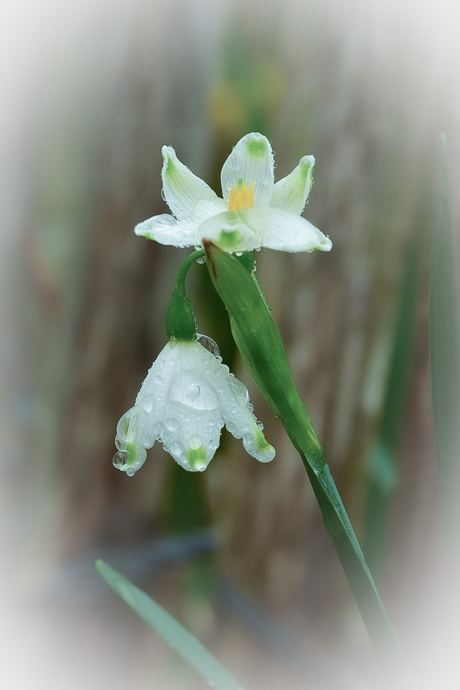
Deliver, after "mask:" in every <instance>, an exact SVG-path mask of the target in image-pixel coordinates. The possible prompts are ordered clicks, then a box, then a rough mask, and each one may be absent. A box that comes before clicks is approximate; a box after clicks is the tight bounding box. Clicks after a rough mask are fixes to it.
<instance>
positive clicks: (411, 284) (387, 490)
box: [363, 228, 423, 576]
mask: <svg viewBox="0 0 460 690" xmlns="http://www.w3.org/2000/svg"><path fill="white" fill-rule="evenodd" d="M417 230H418V228H417ZM422 239H423V233H422V232H418V231H417V233H416V236H415V239H414V241H413V243H412V245H411V247H410V248H409V251H408V254H407V259H406V261H405V266H404V272H403V277H402V280H401V287H400V291H399V300H398V306H397V312H396V321H395V329H394V340H393V348H392V353H391V357H390V366H389V372H388V381H387V387H386V392H385V397H384V402H383V410H382V416H381V419H380V423H379V428H378V430H377V438H376V441H375V445H374V447H373V449H372V452H371V457H370V462H369V482H368V495H367V505H366V511H365V521H364V525H365V532H364V537H363V544H364V553H365V554H366V558H367V560H368V563H369V565H370V567H371V568H372V571H373V573H374V576H375V575H378V574H379V573H380V571H381V567H382V563H383V558H384V554H385V548H386V542H387V528H388V523H389V517H390V508H391V499H392V496H393V492H394V488H395V486H396V482H397V477H398V469H399V467H398V465H399V463H398V451H399V439H400V436H401V431H402V429H403V423H404V417H403V411H404V404H405V401H406V394H407V387H408V383H409V375H410V369H411V365H412V356H413V350H414V336H415V332H414V330H415V312H416V308H417V297H418V287H419V278H420V258H421V249H422Z"/></svg>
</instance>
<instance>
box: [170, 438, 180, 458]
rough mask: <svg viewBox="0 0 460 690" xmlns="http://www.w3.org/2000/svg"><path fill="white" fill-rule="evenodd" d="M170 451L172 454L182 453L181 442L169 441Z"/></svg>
mask: <svg viewBox="0 0 460 690" xmlns="http://www.w3.org/2000/svg"><path fill="white" fill-rule="evenodd" d="M171 453H173V454H174V455H180V454H181V453H182V443H179V441H173V442H172V443H171Z"/></svg>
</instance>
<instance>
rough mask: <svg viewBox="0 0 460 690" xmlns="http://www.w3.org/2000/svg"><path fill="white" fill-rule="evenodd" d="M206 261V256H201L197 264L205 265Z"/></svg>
mask: <svg viewBox="0 0 460 690" xmlns="http://www.w3.org/2000/svg"><path fill="white" fill-rule="evenodd" d="M205 261H206V257H205V256H199V257H198V259H197V260H196V262H197V264H204V262H205Z"/></svg>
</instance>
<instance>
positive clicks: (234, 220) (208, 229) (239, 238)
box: [196, 209, 262, 252]
mask: <svg viewBox="0 0 460 690" xmlns="http://www.w3.org/2000/svg"><path fill="white" fill-rule="evenodd" d="M254 210H255V209H246V210H244V211H227V212H226V213H220V214H219V215H217V216H212V218H208V220H205V221H204V222H203V223H201V225H200V226H199V227H198V230H197V235H196V237H197V245H199V244H201V243H202V242H203V239H206V240H210V241H211V242H213V243H214V244H216V245H217V246H218V247H220V248H221V249H223V250H224V251H227V252H246V251H250V250H252V249H259V247H261V246H262V238H261V236H260V234H259V232H258V230H257V229H253V228H252V227H251V226H250V225H249V224H248V223H247V221H246V213H247V211H254ZM258 210H260V209H258Z"/></svg>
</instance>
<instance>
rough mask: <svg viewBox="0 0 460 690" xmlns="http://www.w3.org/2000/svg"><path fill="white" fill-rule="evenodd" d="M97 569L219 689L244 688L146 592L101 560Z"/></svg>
mask: <svg viewBox="0 0 460 690" xmlns="http://www.w3.org/2000/svg"><path fill="white" fill-rule="evenodd" d="M96 568H97V569H98V571H99V574H100V575H101V576H102V577H103V578H104V580H105V581H106V582H107V584H108V585H109V586H110V587H111V588H112V589H113V590H114V591H115V592H116V593H117V594H118V595H119V596H120V597H121V598H122V599H123V600H124V601H125V602H126V603H127V604H128V606H130V607H131V608H132V609H133V611H134V612H135V613H137V615H138V616H139V617H140V618H142V620H144V621H145V622H146V623H147V625H149V626H150V627H151V628H153V629H154V630H155V631H156V632H157V633H158V635H160V637H162V638H163V640H164V641H165V642H166V643H167V644H168V645H169V646H170V647H172V648H173V649H175V650H176V652H177V653H178V654H180V656H181V657H182V658H183V659H184V660H185V661H186V662H187V663H188V664H189V665H190V666H191V667H192V668H194V669H195V671H197V673H199V674H200V676H202V677H203V678H204V679H205V680H206V681H207V683H208V684H209V685H210V686H211V687H213V688H217V690H243V687H242V685H241V684H240V683H239V682H238V681H237V680H236V679H235V678H234V677H233V676H232V675H231V674H230V672H229V671H227V669H226V668H225V667H224V666H223V665H222V664H221V663H220V662H219V661H218V660H217V659H216V658H215V657H214V656H213V655H212V654H211V652H209V651H208V650H207V649H206V647H204V646H203V645H202V644H201V642H199V641H198V640H197V639H196V637H194V636H193V635H192V634H191V633H190V632H188V630H186V629H185V628H184V627H183V626H182V625H181V624H180V623H178V622H177V621H176V620H175V618H173V617H172V616H171V615H170V614H169V613H168V612H167V611H165V610H164V609H163V608H162V607H161V606H160V605H159V604H157V603H156V602H155V601H153V599H151V598H150V597H149V596H148V595H147V594H145V592H143V591H142V590H140V589H138V588H137V587H136V586H135V585H133V584H132V583H131V582H130V581H129V580H127V579H126V578H125V577H123V575H120V573H117V571H116V570H113V568H111V567H110V566H109V565H107V563H105V562H104V561H102V560H100V559H99V560H97V561H96Z"/></svg>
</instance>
